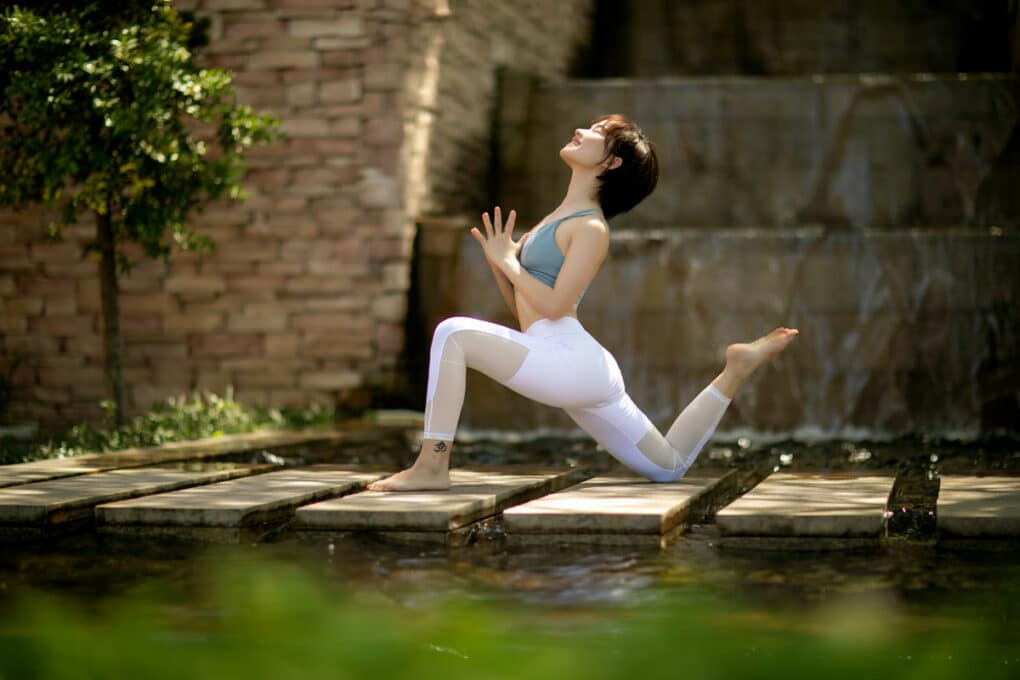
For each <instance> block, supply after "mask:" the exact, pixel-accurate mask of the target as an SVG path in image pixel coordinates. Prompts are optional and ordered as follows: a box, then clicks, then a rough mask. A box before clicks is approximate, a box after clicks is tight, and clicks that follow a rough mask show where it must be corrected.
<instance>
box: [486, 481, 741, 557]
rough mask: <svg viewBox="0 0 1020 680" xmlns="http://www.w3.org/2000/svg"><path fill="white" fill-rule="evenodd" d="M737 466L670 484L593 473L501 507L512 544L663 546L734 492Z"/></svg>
mask: <svg viewBox="0 0 1020 680" xmlns="http://www.w3.org/2000/svg"><path fill="white" fill-rule="evenodd" d="M736 480H737V471H736V470H729V471H725V472H720V473H711V472H708V471H705V472H702V471H699V472H697V473H691V474H690V475H688V476H686V477H684V478H682V479H680V480H678V481H676V482H671V483H669V484H660V483H654V482H650V481H648V480H647V479H644V478H641V477H635V476H632V475H631V476H605V477H594V478H592V479H589V480H587V481H584V482H582V483H580V484H578V485H577V486H574V487H571V488H569V489H566V490H564V491H560V492H559V493H555V494H551V495H549V496H543V497H542V498H538V499H536V500H533V501H529V502H528V503H525V504H523V505H518V506H516V507H512V508H507V509H506V510H504V511H503V526H504V529H505V530H506V534H507V539H508V541H509V542H511V543H520V544H543V543H556V542H570V543H574V542H584V543H596V544H607V545H645V544H647V545H649V546H659V547H662V546H664V545H665V544H666V542H667V541H668V540H669V539H671V538H673V537H675V536H676V535H678V534H680V533H682V532H683V531H684V530H685V529H686V527H687V526H688V523H689V521H690V520H691V519H692V518H693V517H696V516H699V515H701V514H703V513H704V511H705V510H706V509H707V508H708V507H709V505H710V504H711V503H712V502H713V501H717V500H718V499H719V498H720V496H725V495H726V494H727V493H731V494H732V493H735V487H736Z"/></svg>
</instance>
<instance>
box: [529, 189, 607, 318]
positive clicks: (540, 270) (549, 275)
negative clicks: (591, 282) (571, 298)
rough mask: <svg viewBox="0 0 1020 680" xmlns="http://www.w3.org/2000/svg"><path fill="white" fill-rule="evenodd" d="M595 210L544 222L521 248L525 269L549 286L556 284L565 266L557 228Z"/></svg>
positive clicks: (581, 211)
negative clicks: (567, 221)
mask: <svg viewBox="0 0 1020 680" xmlns="http://www.w3.org/2000/svg"><path fill="white" fill-rule="evenodd" d="M592 212H595V209H594V208H589V209H587V210H579V211H577V212H575V213H571V214H569V215H566V216H565V217H561V218H559V219H556V220H553V221H552V222H549V223H548V224H543V225H542V226H541V227H540V228H539V230H538V231H536V232H534V233H533V234H532V235H531V236H529V237H528V240H527V241H525V243H524V247H523V248H521V252H520V259H521V266H522V267H524V269H525V270H526V271H527V272H528V273H529V274H531V275H532V276H534V277H535V278H537V279H539V280H540V281H542V282H544V283H546V284H547V285H549V286H554V285H556V278H557V277H558V276H559V274H560V269H561V268H562V267H563V253H562V252H561V251H560V247H559V246H558V245H556V228H557V227H559V226H560V222H562V221H563V220H565V219H569V218H571V217H580V216H581V215H587V214H588V213H592ZM587 290H588V288H587V286H586V287H585V289H584V290H583V291H581V294H580V295H579V296H578V297H577V301H578V302H580V301H581V298H583V297H584V294H585V292H587Z"/></svg>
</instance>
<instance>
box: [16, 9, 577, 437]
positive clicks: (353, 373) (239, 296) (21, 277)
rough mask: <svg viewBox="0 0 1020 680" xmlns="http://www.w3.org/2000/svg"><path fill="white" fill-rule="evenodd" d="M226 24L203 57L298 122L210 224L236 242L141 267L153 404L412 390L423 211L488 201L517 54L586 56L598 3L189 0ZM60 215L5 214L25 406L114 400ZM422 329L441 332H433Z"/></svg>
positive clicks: (60, 421) (20, 404)
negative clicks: (412, 290) (408, 342)
mask: <svg viewBox="0 0 1020 680" xmlns="http://www.w3.org/2000/svg"><path fill="white" fill-rule="evenodd" d="M177 6H178V7H179V8H180V9H182V10H193V11H195V12H196V15H197V16H199V17H202V18H206V19H208V20H209V33H210V36H209V37H210V44H209V46H208V47H207V48H205V49H204V51H203V55H202V59H203V60H204V61H205V62H206V63H207V64H209V65H211V66H217V67H222V68H226V69H229V70H231V71H232V72H233V73H234V83H235V85H236V87H237V90H238V92H239V94H240V99H241V101H243V102H245V103H248V104H251V105H252V106H254V107H255V108H256V109H258V110H261V111H265V112H268V113H272V114H274V115H276V116H277V117H279V118H281V119H282V120H283V130H284V132H285V133H286V135H287V137H286V139H284V140H281V141H278V142H276V143H274V144H272V145H271V146H268V147H265V148H263V149H260V150H258V151H257V152H255V153H252V155H251V156H250V167H251V169H250V172H249V174H248V176H247V181H246V183H247V186H248V189H249V193H250V200H248V201H246V202H244V203H238V204H228V203H217V204H215V205H210V206H208V207H207V208H206V210H205V211H204V213H202V214H200V215H196V216H195V217H194V219H193V222H192V224H193V226H194V227H195V228H196V229H197V230H198V231H199V232H201V233H204V234H208V235H209V236H211V237H212V238H213V239H214V240H215V242H216V243H217V245H218V250H217V252H216V253H215V254H214V255H211V256H204V257H198V256H193V255H184V254H174V255H173V256H171V258H170V261H169V263H168V264H163V263H160V262H154V261H150V260H146V259H144V258H142V257H140V254H138V253H134V254H135V255H136V256H137V262H138V264H137V266H136V267H135V269H134V270H133V272H132V273H131V274H130V275H128V276H125V277H123V278H122V280H121V290H122V295H121V307H122V320H121V328H122V333H123V339H124V360H125V371H124V376H125V382H126V385H127V387H128V393H127V396H128V401H129V409H130V411H131V412H137V411H139V410H142V409H145V408H147V407H148V406H150V405H151V404H152V403H153V402H154V401H156V400H159V399H161V398H164V397H166V396H169V395H172V394H176V393H180V392H183V391H186V390H189V389H192V388H200V389H212V390H216V391H220V392H222V391H223V390H225V389H226V388H227V386H228V385H232V386H233V387H234V388H235V394H236V396H237V397H238V398H239V399H241V400H243V401H246V402H251V403H262V404H272V405H297V404H306V403H310V402H316V401H318V402H328V403H333V402H336V401H340V402H344V403H351V404H365V403H367V402H368V400H369V399H370V398H371V396H372V395H374V394H380V393H385V392H387V391H390V390H393V389H394V388H395V387H397V386H399V383H400V376H401V366H400V357H401V355H402V351H403V347H404V343H405V338H404V317H405V313H406V306H407V290H408V287H409V271H410V259H411V256H412V247H413V237H414V232H415V224H416V221H417V217H418V215H419V214H421V213H422V212H445V211H450V210H463V209H467V208H468V207H470V209H471V210H481V209H484V207H485V206H484V202H483V201H484V197H485V190H484V189H485V184H484V175H485V171H484V168H486V167H487V163H488V141H487V138H488V134H487V133H488V130H489V129H490V125H491V120H492V119H493V115H494V110H493V106H494V101H495V100H494V97H493V93H494V91H495V82H496V77H495V73H496V71H497V68H498V66H500V65H513V66H514V67H516V68H519V69H524V70H531V71H533V72H535V73H537V74H540V75H542V76H545V77H548V78H555V77H558V76H560V75H562V74H563V73H565V72H566V70H567V68H568V64H569V59H570V56H571V54H572V52H573V51H574V50H575V49H576V46H577V44H578V43H579V42H580V41H582V40H583V38H584V36H586V35H587V27H588V21H589V17H588V11H589V2H588V0H571V2H564V3H555V6H554V7H550V6H547V4H546V3H543V2H539V0H526V1H521V2H517V3H514V5H513V6H512V7H507V6H505V4H504V3H497V2H484V1H482V0H472V1H464V2H456V1H452V2H446V0H178V2H177ZM46 224H47V216H46V215H45V214H44V213H42V212H41V211H29V212H26V213H21V214H14V213H10V212H7V213H0V304H2V306H3V313H2V315H0V333H2V342H3V344H2V351H3V353H4V355H5V356H3V357H0V362H2V365H7V361H9V360H10V359H11V358H12V357H13V356H14V355H20V356H21V357H22V361H21V365H20V368H19V369H18V371H17V373H16V375H15V388H14V395H13V403H12V405H11V408H10V413H9V414H8V417H10V418H12V419H31V420H36V421H39V422H40V423H41V425H42V426H43V427H44V428H45V427H58V426H64V425H68V424H72V423H75V422H79V421H82V420H95V419H97V418H98V417H99V416H100V413H101V411H100V408H99V405H98V404H99V400H100V399H101V398H103V396H104V394H105V387H104V381H103V371H102V366H103V357H102V343H101V326H100V324H101V320H100V314H99V286H98V276H97V274H96V264H95V263H94V262H91V261H83V260H81V259H80V257H79V252H80V247H81V245H82V244H83V243H85V242H86V241H88V240H89V239H90V238H92V237H93V234H94V226H93V224H92V223H91V221H84V222H82V223H81V224H78V225H74V226H72V227H71V228H69V229H67V230H66V231H65V237H64V240H63V241H62V242H57V243H51V242H47V241H46V239H45V238H44V237H45V233H46ZM413 341H420V340H418V339H413Z"/></svg>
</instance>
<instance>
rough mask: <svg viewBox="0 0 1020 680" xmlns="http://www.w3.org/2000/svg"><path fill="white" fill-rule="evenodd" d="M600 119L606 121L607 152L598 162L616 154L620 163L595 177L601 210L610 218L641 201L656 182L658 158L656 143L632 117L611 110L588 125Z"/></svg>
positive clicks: (599, 121)
mask: <svg viewBox="0 0 1020 680" xmlns="http://www.w3.org/2000/svg"><path fill="white" fill-rule="evenodd" d="M601 122H611V123H613V125H606V126H605V128H606V130H605V137H606V155H605V158H603V159H602V161H601V162H605V161H607V160H609V159H610V158H612V157H613V156H616V157H618V158H619V159H620V161H621V162H620V165H619V166H618V167H616V168H613V169H612V170H606V171H605V172H603V173H602V174H601V175H599V176H598V179H600V180H601V182H600V183H599V189H598V201H599V204H600V205H601V206H602V214H603V215H605V216H606V219H609V218H611V217H613V216H615V215H619V214H620V213H624V212H627V211H628V210H630V209H631V208H633V207H634V206H636V205H637V204H638V203H640V202H641V201H643V200H644V199H645V197H646V196H648V195H649V194H650V193H652V191H653V190H654V189H655V185H656V184H658V182H659V159H658V157H657V156H656V155H655V147H654V146H653V145H652V141H651V140H650V139H648V136H647V135H645V133H644V131H643V130H642V129H641V128H639V127H638V126H637V124H636V123H634V121H632V120H630V119H629V118H627V117H626V116H623V115H620V114H619V113H610V114H608V115H605V116H600V117H598V118H596V119H595V120H593V121H592V122H591V124H590V125H589V127H591V126H592V125H595V124H596V123H601Z"/></svg>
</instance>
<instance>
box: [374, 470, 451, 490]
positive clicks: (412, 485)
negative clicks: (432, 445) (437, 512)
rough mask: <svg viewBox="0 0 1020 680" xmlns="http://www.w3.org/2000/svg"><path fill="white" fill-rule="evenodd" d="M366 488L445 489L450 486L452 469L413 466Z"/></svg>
mask: <svg viewBox="0 0 1020 680" xmlns="http://www.w3.org/2000/svg"><path fill="white" fill-rule="evenodd" d="M366 488H367V489H368V490H369V491H445V490H446V489H449V488H450V471H449V470H441V471H435V470H425V469H422V468H420V467H418V466H412V467H409V468H408V469H406V470H404V471H403V472H398V473H397V474H395V475H390V476H389V477H387V478H385V479H380V480H379V481H376V482H372V483H371V484H369V485H368V486H367V487H366Z"/></svg>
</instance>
